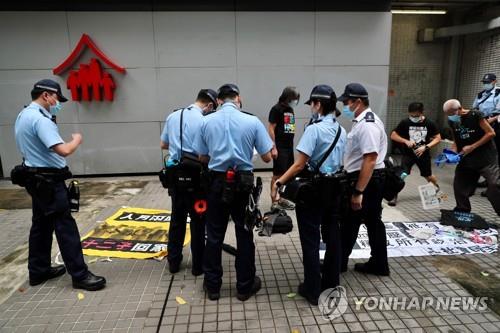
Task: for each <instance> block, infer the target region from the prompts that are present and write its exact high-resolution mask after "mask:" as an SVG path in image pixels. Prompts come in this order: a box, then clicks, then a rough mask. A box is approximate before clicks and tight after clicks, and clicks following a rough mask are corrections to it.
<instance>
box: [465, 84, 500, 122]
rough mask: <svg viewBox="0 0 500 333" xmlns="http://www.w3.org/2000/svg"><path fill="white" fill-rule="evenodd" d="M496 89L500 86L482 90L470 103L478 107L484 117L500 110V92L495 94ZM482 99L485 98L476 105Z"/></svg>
mask: <svg viewBox="0 0 500 333" xmlns="http://www.w3.org/2000/svg"><path fill="white" fill-rule="evenodd" d="M497 89H500V87H494V88H493V89H491V90H488V91H483V93H482V94H481V96H477V97H476V99H475V100H474V103H473V104H472V107H473V108H476V107H477V108H479V111H481V112H482V113H483V114H484V115H485V116H486V117H489V116H491V115H492V114H493V113H499V112H500V93H499V94H498V95H496V96H495V93H496V90H497ZM490 93H491V94H490ZM488 95H489V96H488ZM485 98H486V99H485ZM483 99H485V100H484V102H482V103H481V104H480V105H479V106H477V105H478V104H479V102H481V101H482V100H483Z"/></svg>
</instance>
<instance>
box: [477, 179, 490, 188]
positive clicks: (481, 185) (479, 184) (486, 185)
mask: <svg viewBox="0 0 500 333" xmlns="http://www.w3.org/2000/svg"><path fill="white" fill-rule="evenodd" d="M477 187H488V183H487V182H486V180H483V181H482V182H478V183H477Z"/></svg>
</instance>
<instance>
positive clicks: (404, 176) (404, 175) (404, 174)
mask: <svg viewBox="0 0 500 333" xmlns="http://www.w3.org/2000/svg"><path fill="white" fill-rule="evenodd" d="M406 177H408V174H407V173H406V172H402V173H401V175H399V178H401V179H402V180H405V178H406Z"/></svg>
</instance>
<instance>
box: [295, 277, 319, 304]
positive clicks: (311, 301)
mask: <svg viewBox="0 0 500 333" xmlns="http://www.w3.org/2000/svg"><path fill="white" fill-rule="evenodd" d="M297 292H298V293H299V295H300V296H302V297H304V298H305V299H306V300H307V301H308V302H309V304H312V305H318V298H317V297H316V298H315V297H313V296H311V295H309V294H308V293H307V292H306V290H305V286H304V282H301V283H300V284H299V288H298V290H297Z"/></svg>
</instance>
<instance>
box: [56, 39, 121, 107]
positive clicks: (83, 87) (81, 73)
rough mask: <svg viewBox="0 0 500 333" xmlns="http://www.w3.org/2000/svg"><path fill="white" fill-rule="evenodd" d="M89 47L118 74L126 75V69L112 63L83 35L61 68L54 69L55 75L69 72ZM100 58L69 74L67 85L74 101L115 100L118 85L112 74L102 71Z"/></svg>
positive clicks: (91, 60) (82, 65)
mask: <svg viewBox="0 0 500 333" xmlns="http://www.w3.org/2000/svg"><path fill="white" fill-rule="evenodd" d="M87 47H88V48H89V49H90V50H92V52H93V53H94V54H95V55H96V56H97V57H98V58H99V59H100V60H101V61H103V62H104V63H105V64H107V65H108V66H109V67H111V68H113V69H114V70H116V71H117V72H118V73H121V74H125V68H123V67H121V66H119V65H117V64H116V63H114V62H113V61H111V60H110V59H109V58H108V56H107V55H105V54H104V52H102V51H101V50H100V49H99V48H98V47H97V46H96V45H95V44H94V42H93V41H92V40H91V39H90V37H89V36H88V35H87V34H83V35H82V38H80V41H79V42H78V44H77V45H76V47H75V49H74V50H73V52H71V54H70V55H69V56H68V58H66V60H64V61H63V62H62V63H61V64H60V65H59V66H57V67H56V68H54V69H53V71H52V72H53V73H54V74H55V75H60V74H61V73H63V72H65V71H66V70H68V68H69V67H70V66H72V65H73V64H74V63H75V62H76V61H77V60H78V58H79V57H80V55H81V54H82V53H83V51H84V50H85V48H87ZM98 58H92V59H90V63H89V64H80V66H79V68H78V69H77V70H74V69H73V70H71V71H70V72H69V75H68V80H67V82H66V83H67V87H68V89H69V90H70V91H71V99H72V100H73V101H81V100H83V101H91V100H95V101H102V100H103V99H104V100H107V101H112V100H113V97H114V90H115V88H116V84H115V82H114V81H113V77H112V76H111V74H109V73H108V72H106V71H105V70H104V69H102V67H101V63H100V62H99V59H98Z"/></svg>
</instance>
